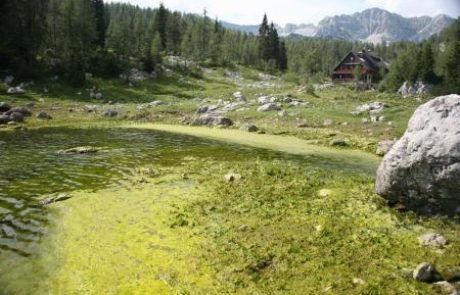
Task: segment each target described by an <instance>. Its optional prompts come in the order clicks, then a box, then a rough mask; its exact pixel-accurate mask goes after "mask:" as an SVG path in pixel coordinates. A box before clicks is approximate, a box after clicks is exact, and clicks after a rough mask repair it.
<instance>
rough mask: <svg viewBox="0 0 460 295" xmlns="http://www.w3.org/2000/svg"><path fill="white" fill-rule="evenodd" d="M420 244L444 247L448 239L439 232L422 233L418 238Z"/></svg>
mask: <svg viewBox="0 0 460 295" xmlns="http://www.w3.org/2000/svg"><path fill="white" fill-rule="evenodd" d="M418 240H419V242H420V245H422V246H432V247H442V246H445V245H447V242H448V241H447V239H446V238H445V237H444V236H442V235H440V234H437V233H428V234H424V235H421V236H420V237H419V238H418Z"/></svg>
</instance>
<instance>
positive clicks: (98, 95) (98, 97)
mask: <svg viewBox="0 0 460 295" xmlns="http://www.w3.org/2000/svg"><path fill="white" fill-rule="evenodd" d="M95 98H96V99H103V98H104V95H102V93H100V92H98V93H96V95H95Z"/></svg>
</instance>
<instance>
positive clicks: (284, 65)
mask: <svg viewBox="0 0 460 295" xmlns="http://www.w3.org/2000/svg"><path fill="white" fill-rule="evenodd" d="M279 69H280V71H281V72H285V71H286V70H287V69H288V58H287V52H286V43H285V42H284V41H281V42H280V52H279Z"/></svg>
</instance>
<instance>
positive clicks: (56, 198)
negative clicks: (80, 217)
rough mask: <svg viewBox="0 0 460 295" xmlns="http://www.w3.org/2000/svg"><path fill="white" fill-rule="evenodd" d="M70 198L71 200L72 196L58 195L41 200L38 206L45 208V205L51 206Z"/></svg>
mask: <svg viewBox="0 0 460 295" xmlns="http://www.w3.org/2000/svg"><path fill="white" fill-rule="evenodd" d="M70 198H72V195H70V194H59V195H57V196H51V197H48V198H46V199H43V200H41V201H40V205H42V206H46V205H49V204H52V203H57V202H62V201H65V200H68V199H70Z"/></svg>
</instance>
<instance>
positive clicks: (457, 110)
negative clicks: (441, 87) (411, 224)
mask: <svg viewBox="0 0 460 295" xmlns="http://www.w3.org/2000/svg"><path fill="white" fill-rule="evenodd" d="M459 184H460V95H455V94H453V95H447V96H441V97H437V98H435V99H433V100H431V101H429V102H427V103H425V104H424V105H422V106H420V107H419V108H418V109H417V110H416V111H415V113H414V114H413V116H412V118H411V119H410V121H409V126H408V129H407V130H406V133H405V134H404V136H403V137H402V138H401V139H400V140H399V141H397V142H396V143H395V145H394V146H393V147H392V148H391V150H390V151H389V152H388V153H387V154H386V155H385V157H384V158H383V161H382V163H381V164H380V167H379V168H378V170H377V180H376V192H377V193H378V194H380V195H381V196H383V197H384V198H386V199H388V200H389V201H393V202H395V203H403V204H404V205H405V206H406V207H407V208H410V209H412V210H414V211H416V212H419V213H422V214H443V215H449V216H453V215H460V185H459Z"/></svg>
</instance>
